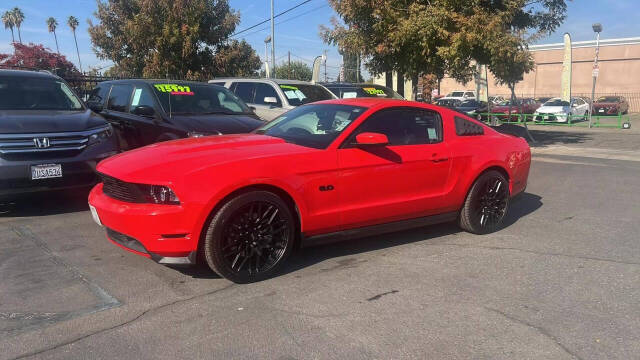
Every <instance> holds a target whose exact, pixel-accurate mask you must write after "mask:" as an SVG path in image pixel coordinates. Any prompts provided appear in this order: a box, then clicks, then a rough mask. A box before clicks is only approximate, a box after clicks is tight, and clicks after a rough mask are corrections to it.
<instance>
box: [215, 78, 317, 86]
mask: <svg viewBox="0 0 640 360" xmlns="http://www.w3.org/2000/svg"><path fill="white" fill-rule="evenodd" d="M221 81H225V82H227V81H237V82H270V83H274V84H298V85H316V84H313V83H311V82H308V81H301V80H287V79H272V78H269V79H266V78H255V79H254V78H233V77H229V78H214V79H211V80H209V82H221Z"/></svg>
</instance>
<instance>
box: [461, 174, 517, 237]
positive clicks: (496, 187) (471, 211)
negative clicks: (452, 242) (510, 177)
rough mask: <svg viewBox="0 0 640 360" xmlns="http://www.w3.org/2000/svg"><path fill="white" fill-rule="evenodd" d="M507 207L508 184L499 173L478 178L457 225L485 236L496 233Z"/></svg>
mask: <svg viewBox="0 0 640 360" xmlns="http://www.w3.org/2000/svg"><path fill="white" fill-rule="evenodd" d="M508 207H509V182H508V181H507V179H506V178H505V177H504V175H502V174H501V173H500V172H499V171H496V170H490V171H487V172H485V173H483V174H482V175H480V177H478V179H476V182H475V183H474V184H473V186H472V187H471V190H470V191H469V194H467V199H466V201H465V202H464V206H463V207H462V210H461V211H460V219H459V224H460V227H461V228H462V229H464V230H466V231H469V232H472V233H475V234H487V233H490V232H493V231H496V230H497V229H498V228H499V227H500V225H502V222H503V220H504V217H505V216H506V214H507V209H508Z"/></svg>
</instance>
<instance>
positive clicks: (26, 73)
mask: <svg viewBox="0 0 640 360" xmlns="http://www.w3.org/2000/svg"><path fill="white" fill-rule="evenodd" d="M0 76H7V77H34V78H48V79H60V77H59V76H57V75H54V74H52V73H50V72H48V71H45V70H42V71H32V70H13V69H0Z"/></svg>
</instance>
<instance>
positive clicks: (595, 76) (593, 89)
mask: <svg viewBox="0 0 640 360" xmlns="http://www.w3.org/2000/svg"><path fill="white" fill-rule="evenodd" d="M592 28H593V31H594V32H595V33H596V56H595V57H594V59H593V73H592V75H593V86H592V87H591V107H590V109H589V128H591V118H592V116H593V102H594V100H595V96H596V80H597V79H598V74H599V72H600V70H599V69H598V55H599V54H600V32H601V31H602V25H600V23H595V24H593V25H592Z"/></svg>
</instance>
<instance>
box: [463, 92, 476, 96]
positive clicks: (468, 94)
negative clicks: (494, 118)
mask: <svg viewBox="0 0 640 360" xmlns="http://www.w3.org/2000/svg"><path fill="white" fill-rule="evenodd" d="M464 96H467V97H474V96H475V95H474V93H472V92H471V91H467V92H466V93H465V94H464Z"/></svg>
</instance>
